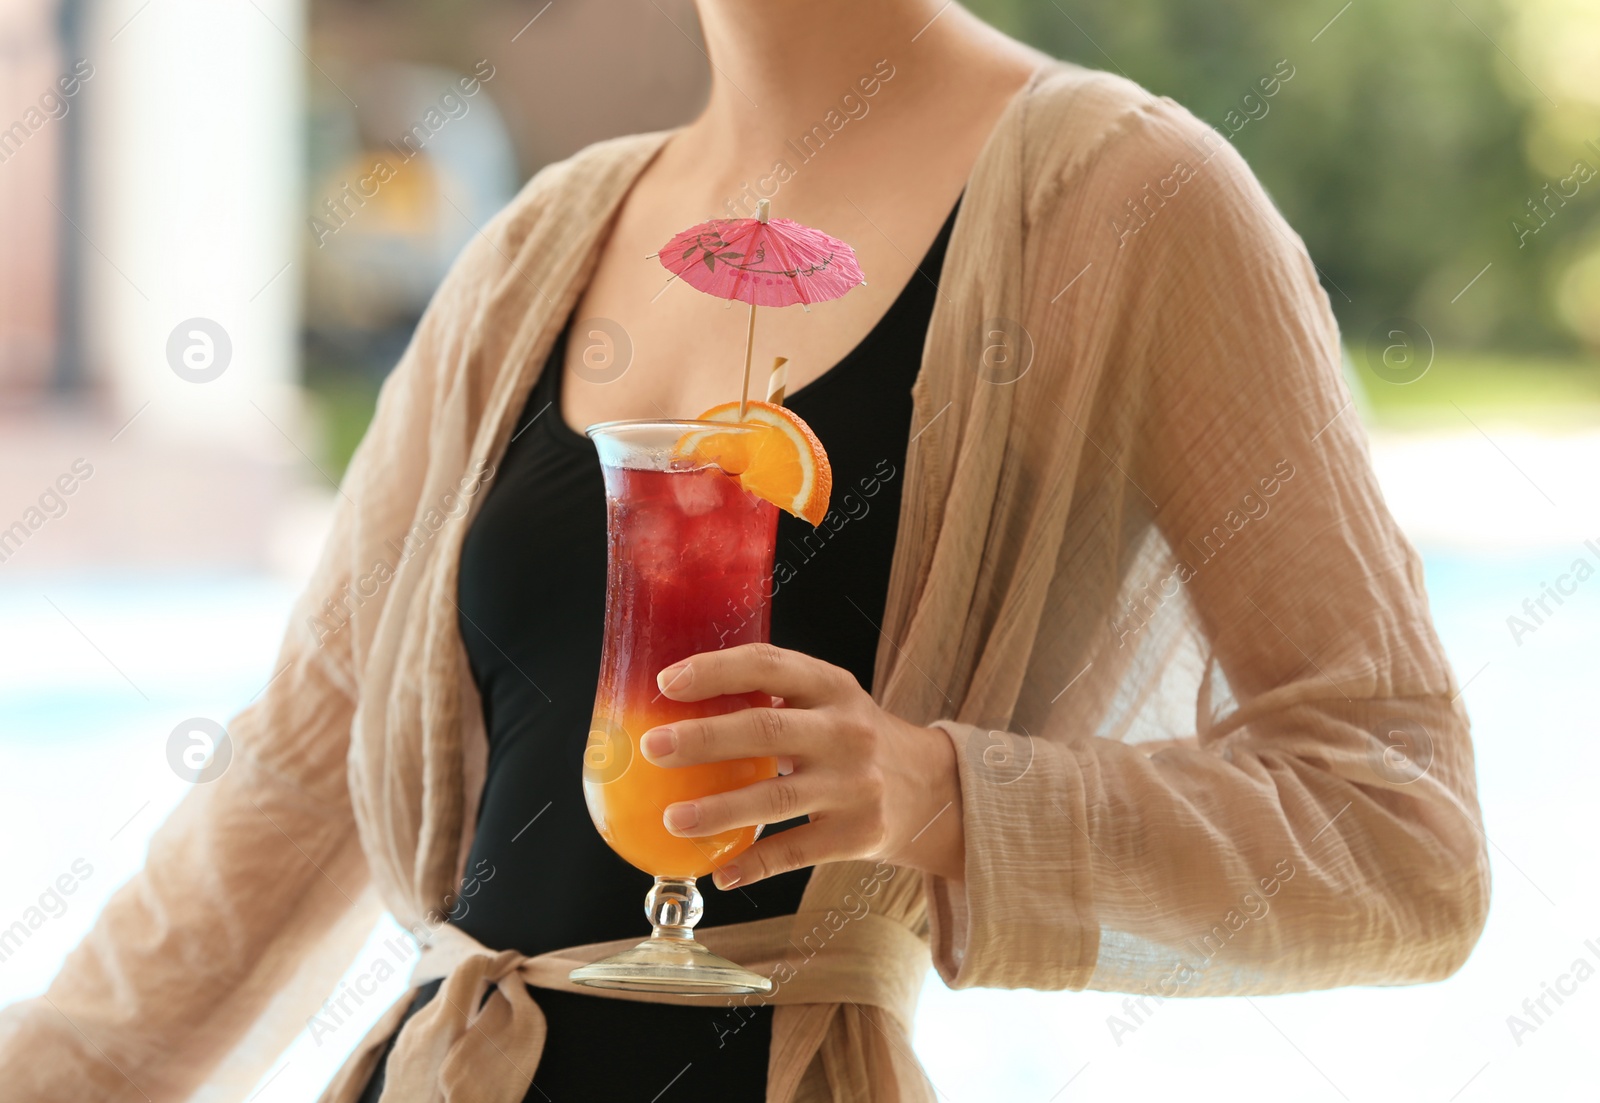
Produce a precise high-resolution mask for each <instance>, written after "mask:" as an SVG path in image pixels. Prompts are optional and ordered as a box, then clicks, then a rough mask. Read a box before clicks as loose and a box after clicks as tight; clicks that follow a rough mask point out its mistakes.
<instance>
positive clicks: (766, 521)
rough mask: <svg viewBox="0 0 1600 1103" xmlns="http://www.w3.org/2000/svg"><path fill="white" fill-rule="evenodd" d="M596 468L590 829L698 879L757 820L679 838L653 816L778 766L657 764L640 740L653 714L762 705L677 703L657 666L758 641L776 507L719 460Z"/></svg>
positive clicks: (745, 698)
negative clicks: (600, 638)
mask: <svg viewBox="0 0 1600 1103" xmlns="http://www.w3.org/2000/svg"><path fill="white" fill-rule="evenodd" d="M605 475H606V490H607V504H608V508H609V509H610V510H611V517H610V524H609V525H608V531H609V533H610V541H611V543H610V548H609V556H608V559H609V565H608V571H607V586H606V643H605V652H604V655H603V657H602V661H601V669H600V685H599V690H598V693H597V694H596V699H595V710H594V720H593V722H592V724H591V725H590V726H591V729H592V730H591V731H590V734H589V744H588V747H587V749H586V751H585V756H584V771H583V791H584V797H585V799H586V801H587V802H588V805H589V813H590V815H591V816H592V817H593V819H594V822H595V826H596V827H597V828H598V829H599V830H600V834H601V835H602V836H603V837H604V838H605V840H606V842H607V843H609V844H610V845H611V848H612V849H613V850H615V851H616V852H617V853H618V854H620V855H621V856H622V857H623V858H625V859H626V860H627V861H629V862H630V863H632V864H633V865H635V866H637V867H638V868H640V869H642V870H644V871H645V872H646V873H651V874H655V875H656V876H669V877H702V876H705V875H706V874H708V873H710V872H711V871H712V870H714V869H716V868H717V867H719V866H721V865H723V864H724V863H726V862H728V861H730V860H731V859H732V858H733V857H734V856H735V855H737V854H739V853H740V852H741V851H743V850H744V849H745V848H747V847H748V846H749V845H750V844H751V843H753V842H754V841H755V838H756V828H755V827H745V828H740V829H738V830H734V831H728V832H724V833H721V834H718V835H712V836H706V837H703V838H693V839H690V838H681V837H679V836H676V835H672V834H670V833H669V832H668V831H667V829H666V827H665V825H664V824H663V823H662V819H661V817H662V813H663V812H664V811H665V809H666V808H667V806H668V805H670V804H674V803H676V802H678V801H686V800H695V799H697V798H699V797H703V796H706V795H708V794H711V793H721V792H726V791H728V790H730V789H738V788H741V787H743V786H746V785H749V784H751V783H753V782H756V781H759V780H761V779H763V778H769V777H774V776H776V774H777V763H776V761H775V760H774V759H772V758H754V759H737V760H733V761H728V762H717V763H709V764H705V765H698V766H677V767H661V766H656V765H653V764H652V763H650V762H648V761H646V760H645V758H644V756H643V755H642V754H640V753H639V750H638V748H639V739H640V737H641V736H643V735H644V733H645V732H646V731H648V730H650V729H651V728H652V727H656V726H658V725H660V724H667V723H672V722H674V721H677V720H683V719H688V718H693V717H704V716H712V715H717V714H720V713H727V712H731V711H734V710H737V709H741V708H748V707H765V706H768V705H770V704H771V703H772V699H771V698H770V697H768V696H767V695H766V694H762V693H746V694H740V695H730V696H722V697H716V698H713V699H711V700H708V701H698V702H681V701H673V700H671V699H669V698H667V697H664V696H663V695H662V694H661V692H660V691H659V689H658V688H657V686H656V675H657V673H658V672H660V671H661V670H662V669H663V668H665V667H667V666H670V665H672V664H673V663H676V662H678V661H679V660H681V659H686V658H688V657H689V656H691V655H694V654H698V653H700V652H704V651H715V650H719V649H721V648H724V647H732V646H734V645H736V644H740V643H747V642H754V641H759V640H765V639H767V631H768V598H769V593H770V589H771V579H772V563H773V538H774V534H775V532H776V527H777V510H776V507H774V506H773V505H772V504H771V503H769V502H765V501H762V500H760V499H758V498H756V497H754V496H753V495H751V494H749V493H747V492H746V491H744V490H743V489H741V488H740V486H739V485H738V483H736V482H735V481H734V480H732V479H730V478H729V477H728V476H727V475H726V474H724V473H723V472H722V471H720V470H718V469H717V468H715V467H704V468H700V469H698V470H692V471H648V470H632V469H622V468H607V469H606V472H605Z"/></svg>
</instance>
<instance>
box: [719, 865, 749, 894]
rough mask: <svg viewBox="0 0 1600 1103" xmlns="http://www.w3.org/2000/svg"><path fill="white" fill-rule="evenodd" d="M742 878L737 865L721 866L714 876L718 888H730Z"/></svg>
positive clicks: (742, 875)
mask: <svg viewBox="0 0 1600 1103" xmlns="http://www.w3.org/2000/svg"><path fill="white" fill-rule="evenodd" d="M743 879H744V874H742V873H740V872H739V867H738V866H723V867H722V868H721V869H719V870H717V876H716V877H715V878H714V880H715V881H716V882H717V887H718V888H719V889H731V888H732V887H733V886H734V885H737V884H738V883H739V882H740V881H741V880H743Z"/></svg>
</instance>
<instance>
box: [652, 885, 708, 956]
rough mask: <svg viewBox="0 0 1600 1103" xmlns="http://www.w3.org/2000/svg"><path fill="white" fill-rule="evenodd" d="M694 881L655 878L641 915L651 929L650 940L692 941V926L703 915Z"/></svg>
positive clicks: (702, 902) (701, 904)
mask: <svg viewBox="0 0 1600 1103" xmlns="http://www.w3.org/2000/svg"><path fill="white" fill-rule="evenodd" d="M694 881H695V879H694V878H693V877H657V878H656V883H655V884H654V885H652V886H651V887H650V891H649V892H648V893H647V894H646V895H645V898H644V914H645V917H646V918H647V919H649V920H650V926H651V927H652V928H653V933H652V935H651V937H652V938H666V939H673V940H676V941H679V942H693V941H694V925H695V924H696V923H698V922H700V916H701V915H702V914H703V913H704V911H705V908H704V901H702V899H701V897H700V890H699V889H697V888H695V884H694Z"/></svg>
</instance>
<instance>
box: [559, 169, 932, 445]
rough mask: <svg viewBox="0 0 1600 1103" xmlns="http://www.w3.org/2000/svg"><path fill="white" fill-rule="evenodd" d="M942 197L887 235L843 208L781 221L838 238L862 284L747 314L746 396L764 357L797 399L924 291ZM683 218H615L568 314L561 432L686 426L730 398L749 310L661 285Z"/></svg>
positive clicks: (754, 392)
mask: <svg viewBox="0 0 1600 1103" xmlns="http://www.w3.org/2000/svg"><path fill="white" fill-rule="evenodd" d="M954 198H955V197H954V196H953V195H951V196H944V195H939V196H936V197H934V199H933V200H931V201H928V200H924V201H923V202H921V203H920V204H919V205H918V208H917V209H916V210H915V211H912V212H908V211H898V212H896V213H895V215H894V218H893V219H892V222H893V228H892V229H890V227H888V226H883V225H881V224H880V225H879V226H877V227H875V226H874V225H873V220H871V219H870V218H868V217H867V216H866V214H865V212H864V211H861V210H858V209H853V208H852V206H851V205H850V204H849V203H848V202H845V203H844V204H843V206H830V207H828V208H826V209H823V208H819V209H817V210H816V212H815V213H813V214H806V213H802V212H792V213H791V212H785V213H786V214H787V215H788V216H789V217H794V218H795V219H797V220H798V221H802V222H806V223H807V224H808V225H814V226H816V227H818V228H819V229H822V230H825V231H826V232H828V233H830V234H833V235H834V236H836V237H839V238H842V239H843V240H845V241H848V242H849V243H850V244H851V245H852V247H854V248H855V250H856V255H857V258H858V260H859V262H860V264H861V267H862V271H863V272H864V273H865V275H866V279H867V282H866V283H865V284H863V285H861V286H859V287H856V288H854V289H853V290H852V291H850V293H849V294H847V295H845V296H844V297H843V298H840V299H835V300H832V301H829V302H823V303H816V304H813V305H811V306H810V308H809V311H808V310H806V309H803V308H801V307H799V306H790V307H783V308H771V307H762V308H758V309H757V311H756V318H755V326H754V331H753V345H752V357H751V364H752V369H751V385H750V390H751V397H754V398H763V397H765V387H766V381H767V375H768V373H769V371H770V370H771V367H772V363H773V359H774V357H777V356H783V357H785V358H787V360H788V365H787V368H786V370H787V373H788V387H789V390H790V391H791V392H794V391H798V390H799V389H800V388H802V387H804V386H806V385H807V384H809V383H810V382H812V381H813V380H815V379H817V378H819V377H821V376H822V375H823V374H824V373H825V372H827V371H828V370H829V369H830V368H831V367H832V366H833V365H835V364H836V363H838V362H839V361H840V360H841V359H843V358H844V357H845V356H846V355H847V354H848V353H849V352H850V351H851V350H852V349H854V348H855V347H856V346H857V345H858V344H860V343H861V341H862V339H863V338H864V337H866V336H867V334H868V333H869V332H870V331H871V330H872V329H873V327H874V325H875V324H877V323H878V321H879V320H880V319H882V318H883V317H884V315H885V314H886V313H887V312H888V311H889V309H890V307H891V306H892V305H893V303H894V302H895V300H896V298H897V297H898V296H899V295H900V293H901V291H902V289H903V288H905V287H906V285H907V284H908V283H909V282H910V281H912V280H921V281H925V282H926V283H927V284H928V286H929V288H930V289H931V288H932V287H933V285H934V281H935V280H936V279H937V273H936V272H934V273H926V274H923V273H919V271H918V268H919V265H920V262H921V261H922V260H923V259H924V256H925V254H926V252H927V250H928V249H929V247H930V245H931V244H932V242H933V241H934V239H935V237H936V236H937V234H938V232H939V229H940V226H941V224H942V223H943V222H944V220H945V217H946V215H947V214H948V213H949V210H950V205H951V203H952V202H953V201H954ZM695 221H698V219H697V218H696V217H695V215H694V213H693V211H692V210H690V209H689V208H688V207H687V206H683V207H680V206H679V205H677V204H673V203H671V202H669V201H664V200H661V199H653V198H651V197H649V196H645V197H641V198H639V199H637V200H635V201H633V202H630V203H629V204H627V205H626V206H625V208H624V210H623V211H622V213H621V215H620V216H619V218H618V222H617V225H616V227H615V228H614V230H613V232H612V234H611V235H610V237H609V238H608V240H607V241H606V243H605V246H604V248H603V249H602V251H601V253H600V255H599V258H598V261H597V264H596V267H595V270H594V273H593V275H592V277H591V279H590V281H589V283H588V285H587V287H586V289H585V291H584V293H583V295H582V296H581V298H580V299H579V302H578V305H577V309H576V311H575V312H574V315H573V321H574V325H573V328H572V331H571V334H570V339H569V341H568V344H567V349H566V354H565V357H564V362H563V365H562V368H563V386H562V388H561V392H562V401H561V418H562V420H563V421H564V422H565V423H566V424H567V425H568V426H570V427H571V428H574V429H580V430H581V429H582V427H583V426H585V425H588V424H592V423H593V422H597V421H604V420H609V419H612V418H649V417H694V416H695V415H696V414H698V413H699V412H700V411H701V410H703V409H705V408H707V407H708V406H711V405H713V404H715V403H718V402H725V401H729V400H731V399H733V398H735V397H737V395H738V390H739V386H740V380H741V377H742V374H743V367H744V357H745V347H746V341H747V338H748V337H750V334H751V330H750V308H749V306H748V305H746V304H744V303H740V302H729V301H727V300H723V299H719V298H715V297H713V296H710V295H707V294H704V293H702V292H700V291H698V290H696V289H694V288H693V287H691V286H689V285H688V284H687V283H685V282H684V281H683V280H681V279H672V278H671V277H670V273H668V271H667V270H666V269H665V268H663V267H662V266H661V264H660V263H659V261H658V260H656V259H655V258H654V256H653V254H655V253H656V252H657V250H658V249H659V248H660V247H661V245H662V243H664V242H665V241H666V240H667V239H668V238H669V237H670V236H671V235H672V234H674V233H676V232H677V231H678V230H681V229H683V228H684V227H685V226H687V225H690V224H692V223H693V222H695ZM884 231H887V232H888V233H890V234H893V235H894V236H895V240H891V238H890V237H887V236H885V232H884Z"/></svg>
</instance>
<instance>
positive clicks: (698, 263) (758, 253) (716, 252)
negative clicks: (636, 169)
mask: <svg viewBox="0 0 1600 1103" xmlns="http://www.w3.org/2000/svg"><path fill="white" fill-rule="evenodd" d="M770 210H771V205H770V204H769V203H768V201H767V200H765V199H763V200H761V201H759V202H758V203H757V204H756V217H755V218H713V219H712V220H711V221H709V222H702V223H699V224H698V225H695V226H690V227H689V228H688V229H687V230H684V231H682V232H681V233H677V234H674V235H673V236H672V238H671V240H669V241H668V242H667V243H666V244H665V245H663V246H662V247H661V252H660V253H658V254H657V256H659V257H660V259H661V264H662V266H663V267H664V268H666V269H667V271H669V272H671V273H672V274H673V275H674V276H676V277H677V278H679V279H682V280H683V281H684V282H686V283H688V284H689V285H690V286H691V287H693V288H695V289H696V290H698V291H704V292H705V293H706V294H708V295H715V296H717V297H718V298H722V299H737V300H738V301H739V302H744V303H749V304H750V324H749V326H748V328H747V329H746V331H745V344H744V388H743V390H742V391H741V392H740V394H739V416H740V418H741V419H742V418H743V417H744V410H745V404H746V402H747V401H748V399H749V395H750V354H751V352H752V351H753V350H754V348H755V338H756V307H758V306H793V305H795V304H796V303H799V304H800V306H801V307H802V308H805V307H806V304H808V303H820V302H825V301H826V300H828V299H837V298H839V297H840V296H841V295H843V294H844V293H845V292H847V291H849V290H850V289H851V288H852V287H855V286H856V285H857V284H861V283H865V282H866V280H864V279H863V278H862V276H861V266H860V265H859V264H857V263H856V254H855V250H854V249H852V248H850V246H849V245H846V244H845V243H844V242H842V241H840V240H839V239H838V238H836V237H830V236H829V235H828V234H825V233H823V232H822V231H821V230H814V229H812V228H811V227H810V226H802V225H801V224H800V223H798V222H795V221H793V220H791V219H787V218H771V217H770V216H769V212H770Z"/></svg>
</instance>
